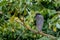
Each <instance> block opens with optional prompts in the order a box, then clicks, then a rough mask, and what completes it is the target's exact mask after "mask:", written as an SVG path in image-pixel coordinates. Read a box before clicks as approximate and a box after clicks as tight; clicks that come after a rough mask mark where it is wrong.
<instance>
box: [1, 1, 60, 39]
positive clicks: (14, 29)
mask: <svg viewBox="0 0 60 40" xmlns="http://www.w3.org/2000/svg"><path fill="white" fill-rule="evenodd" d="M36 12H39V13H41V14H42V15H43V16H44V26H43V29H42V30H43V32H44V33H46V34H50V35H53V36H55V37H57V38H58V40H59V38H60V0H0V40H16V39H17V38H18V37H19V36H20V37H19V40H51V39H50V38H47V37H45V36H42V35H40V34H35V33H33V32H31V31H30V30H28V29H27V28H26V27H25V26H24V25H22V22H21V20H20V19H22V20H23V19H24V20H23V21H24V22H25V24H27V25H29V26H30V27H31V28H32V29H33V30H36V25H35V14H36ZM16 20H18V21H19V22H17V21H16Z"/></svg>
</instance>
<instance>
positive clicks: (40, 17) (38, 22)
mask: <svg viewBox="0 0 60 40" xmlns="http://www.w3.org/2000/svg"><path fill="white" fill-rule="evenodd" d="M35 18H36V27H37V30H38V31H39V32H40V31H42V28H43V24H44V17H43V15H41V14H40V13H36V15H35Z"/></svg>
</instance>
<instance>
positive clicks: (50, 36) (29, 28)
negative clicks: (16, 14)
mask: <svg viewBox="0 0 60 40" xmlns="http://www.w3.org/2000/svg"><path fill="white" fill-rule="evenodd" d="M16 21H17V20H16ZM20 21H21V22H22V25H23V26H25V27H26V28H27V29H28V30H30V31H32V32H33V33H36V34H41V35H43V36H47V37H49V38H51V39H54V40H55V39H56V37H54V36H52V35H49V34H45V33H43V32H42V31H41V32H38V31H36V30H33V29H31V27H30V26H29V25H26V24H25V23H24V21H23V20H21V19H20ZM17 22H18V21H17ZM18 39H19V36H18Z"/></svg>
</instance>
